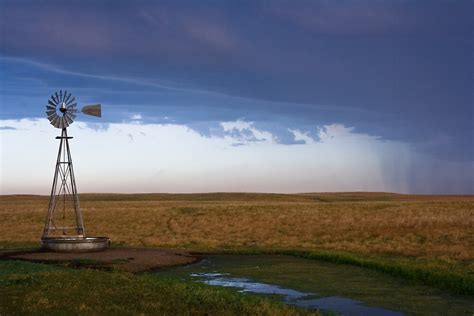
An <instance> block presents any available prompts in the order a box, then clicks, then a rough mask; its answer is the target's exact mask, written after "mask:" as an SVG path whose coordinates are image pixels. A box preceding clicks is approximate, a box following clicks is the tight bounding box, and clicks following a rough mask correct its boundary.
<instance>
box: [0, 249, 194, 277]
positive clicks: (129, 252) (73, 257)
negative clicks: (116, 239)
mask: <svg viewBox="0 0 474 316" xmlns="http://www.w3.org/2000/svg"><path fill="white" fill-rule="evenodd" d="M0 259H3V260H25V261H32V262H42V263H61V264H65V265H67V266H71V267H86V268H97V269H104V270H120V271H126V272H134V273H136V272H145V271H151V270H156V269H160V268H164V267H170V266H177V265H185V264H190V263H193V262H196V261H198V260H199V258H198V256H196V255H194V254H190V253H189V252H186V251H183V250H174V249H151V248H111V249H106V250H104V251H100V252H88V253H57V252H47V251H40V250H34V251H4V252H1V253H0Z"/></svg>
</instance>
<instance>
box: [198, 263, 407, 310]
mask: <svg viewBox="0 0 474 316" xmlns="http://www.w3.org/2000/svg"><path fill="white" fill-rule="evenodd" d="M226 275H229V273H217V272H214V273H192V274H191V276H192V277H196V278H199V280H200V281H201V282H203V283H206V284H209V285H215V286H224V287H234V288H239V289H241V290H240V292H250V293H259V294H275V295H281V296H282V297H283V301H284V302H285V303H288V304H294V305H297V306H300V307H305V308H311V309H321V310H331V311H336V312H339V313H342V314H343V315H368V316H371V315H374V316H375V315H377V316H378V315H380V316H399V315H404V314H403V313H400V312H395V311H391V310H388V309H384V308H380V307H369V306H364V305H361V302H359V301H356V300H352V299H349V298H343V297H336V296H331V297H321V298H316V299H314V298H311V297H314V296H315V295H316V294H315V293H304V292H300V291H296V290H292V289H287V288H282V287H279V286H277V285H272V284H265V283H260V282H253V281H252V280H250V279H247V278H230V277H224V276H226Z"/></svg>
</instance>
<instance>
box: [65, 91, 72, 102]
mask: <svg viewBox="0 0 474 316" xmlns="http://www.w3.org/2000/svg"><path fill="white" fill-rule="evenodd" d="M65 93H67V91H66V92H65ZM71 95H72V93H69V95H68V96H67V97H66V99H65V100H64V103H66V104H67V103H68V101H69V98H70V97H71Z"/></svg>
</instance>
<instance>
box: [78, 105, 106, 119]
mask: <svg viewBox="0 0 474 316" xmlns="http://www.w3.org/2000/svg"><path fill="white" fill-rule="evenodd" d="M81 111H82V113H84V114H87V115H92V116H97V117H102V109H101V106H100V104H93V105H86V106H84V107H83V108H82V110H81Z"/></svg>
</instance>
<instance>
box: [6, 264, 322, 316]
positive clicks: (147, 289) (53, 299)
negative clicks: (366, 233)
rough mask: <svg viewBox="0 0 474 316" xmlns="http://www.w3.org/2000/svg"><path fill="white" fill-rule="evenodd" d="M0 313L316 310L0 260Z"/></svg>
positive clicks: (221, 291) (152, 280) (142, 278)
mask: <svg viewBox="0 0 474 316" xmlns="http://www.w3.org/2000/svg"><path fill="white" fill-rule="evenodd" d="M0 314H1V315H25V314H30V315H31V314H34V315H52V314H53V315H306V314H308V315H318V314H319V313H317V312H314V313H310V312H307V311H304V310H299V309H296V308H293V307H290V306H287V305H284V304H283V303H278V302H276V301H274V300H270V299H266V298H261V297H255V296H251V295H243V294H239V293H235V292H234V291H232V290H229V289H225V288H214V287H211V286H206V285H203V284H198V283H191V282H182V281H180V280H177V279H163V278H158V277H156V276H153V275H152V274H145V275H133V274H128V273H123V272H121V273H118V272H103V271H96V270H90V269H81V270H72V269H67V268H61V267H56V266H51V265H43V264H38V263H27V262H20V261H0Z"/></svg>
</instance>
